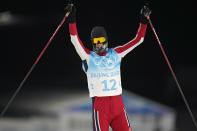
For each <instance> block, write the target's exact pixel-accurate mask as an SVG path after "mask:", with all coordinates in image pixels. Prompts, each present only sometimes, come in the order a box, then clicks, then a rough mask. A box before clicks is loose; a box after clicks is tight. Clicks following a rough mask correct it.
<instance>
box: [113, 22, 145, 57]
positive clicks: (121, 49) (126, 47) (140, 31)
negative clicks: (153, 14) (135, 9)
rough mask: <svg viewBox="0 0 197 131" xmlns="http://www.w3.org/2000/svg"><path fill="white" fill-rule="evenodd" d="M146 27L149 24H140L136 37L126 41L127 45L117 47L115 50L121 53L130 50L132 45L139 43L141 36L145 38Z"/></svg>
mask: <svg viewBox="0 0 197 131" xmlns="http://www.w3.org/2000/svg"><path fill="white" fill-rule="evenodd" d="M146 28H147V24H140V26H139V28H138V32H137V35H136V37H135V38H134V39H133V40H131V41H130V42H128V43H126V44H125V45H123V46H118V47H116V48H115V49H114V50H115V51H116V52H117V53H118V54H119V53H122V52H124V51H127V50H129V49H130V48H131V47H133V46H134V45H136V44H138V43H139V42H140V40H141V38H144V36H145V34H146Z"/></svg>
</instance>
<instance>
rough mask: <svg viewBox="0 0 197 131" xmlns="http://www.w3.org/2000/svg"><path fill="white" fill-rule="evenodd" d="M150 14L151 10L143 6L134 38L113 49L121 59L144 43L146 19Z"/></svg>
mask: <svg viewBox="0 0 197 131" xmlns="http://www.w3.org/2000/svg"><path fill="white" fill-rule="evenodd" d="M150 14H151V10H150V9H149V7H148V4H145V5H144V6H143V7H142V9H141V11H140V26H139V28H138V31H137V35H136V37H135V38H134V39H133V40H131V41H130V42H128V43H126V44H124V45H123V46H118V47H116V48H115V49H114V50H115V51H116V52H117V53H118V54H119V56H120V57H121V58H122V57H124V56H125V55H126V54H128V53H129V52H130V51H132V50H133V49H134V48H135V47H137V46H138V45H140V44H141V43H142V42H143V41H144V36H145V34H146V28H147V23H148V20H147V17H148V16H149V15H150Z"/></svg>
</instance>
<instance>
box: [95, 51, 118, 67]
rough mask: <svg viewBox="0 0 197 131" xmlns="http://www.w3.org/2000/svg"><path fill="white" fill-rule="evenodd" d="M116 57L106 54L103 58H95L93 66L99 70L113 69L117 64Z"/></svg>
mask: <svg viewBox="0 0 197 131" xmlns="http://www.w3.org/2000/svg"><path fill="white" fill-rule="evenodd" d="M117 62H118V56H114V55H113V54H107V55H106V56H104V57H99V56H95V58H94V64H95V65H96V66H97V67H98V68H101V69H113V68H114V67H115V66H116V65H117V64H118V63H117Z"/></svg>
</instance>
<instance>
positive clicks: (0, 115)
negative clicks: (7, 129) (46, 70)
mask: <svg viewBox="0 0 197 131" xmlns="http://www.w3.org/2000/svg"><path fill="white" fill-rule="evenodd" d="M72 6H73V5H71V7H72ZM69 14H70V12H67V13H66V14H65V16H64V18H63V19H62V21H61V22H60V24H59V26H58V27H57V29H56V30H55V32H54V33H53V35H52V36H51V38H50V39H49V41H48V42H47V44H46V46H45V47H44V49H43V50H42V51H41V53H40V55H39V56H38V57H37V59H36V61H35V62H34V64H33V65H32V66H31V68H30V70H29V71H28V72H27V74H26V75H25V77H24V79H23V80H22V82H21V83H20V85H19V86H18V88H17V89H16V91H15V92H14V94H13V95H12V97H11V98H10V99H9V101H8V103H7V104H6V106H5V107H4V108H3V110H2V112H1V114H0V117H3V115H4V114H5V112H6V111H7V109H8V108H9V106H10V105H11V103H12V102H13V100H14V99H15V97H16V95H17V94H18V93H19V91H20V90H21V88H22V86H23V85H24V83H25V81H26V80H27V78H28V77H29V75H30V74H31V72H32V71H33V69H34V68H35V67H36V65H37V63H38V62H39V60H40V58H41V57H42V56H43V54H44V52H45V51H46V49H47V48H48V46H49V45H50V43H51V41H52V40H53V38H54V37H55V35H56V33H57V32H58V31H59V29H60V27H61V26H62V25H63V23H64V22H65V20H66V18H67V17H68V16H69Z"/></svg>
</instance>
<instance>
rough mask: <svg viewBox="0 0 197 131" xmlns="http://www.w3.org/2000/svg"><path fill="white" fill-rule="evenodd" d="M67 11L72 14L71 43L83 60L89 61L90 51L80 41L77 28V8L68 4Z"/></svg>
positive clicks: (70, 24)
mask: <svg viewBox="0 0 197 131" xmlns="http://www.w3.org/2000/svg"><path fill="white" fill-rule="evenodd" d="M66 10H67V11H68V12H71V13H70V15H69V17H68V22H69V32H70V37H71V42H72V44H73V45H74V47H75V49H76V51H77V53H78V55H79V56H80V58H81V60H87V59H88V58H89V54H90V51H89V50H88V49H86V48H85V47H84V45H83V43H82V42H81V40H80V39H79V35H78V32H77V26H76V7H75V6H74V5H73V4H68V5H67V7H66Z"/></svg>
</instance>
